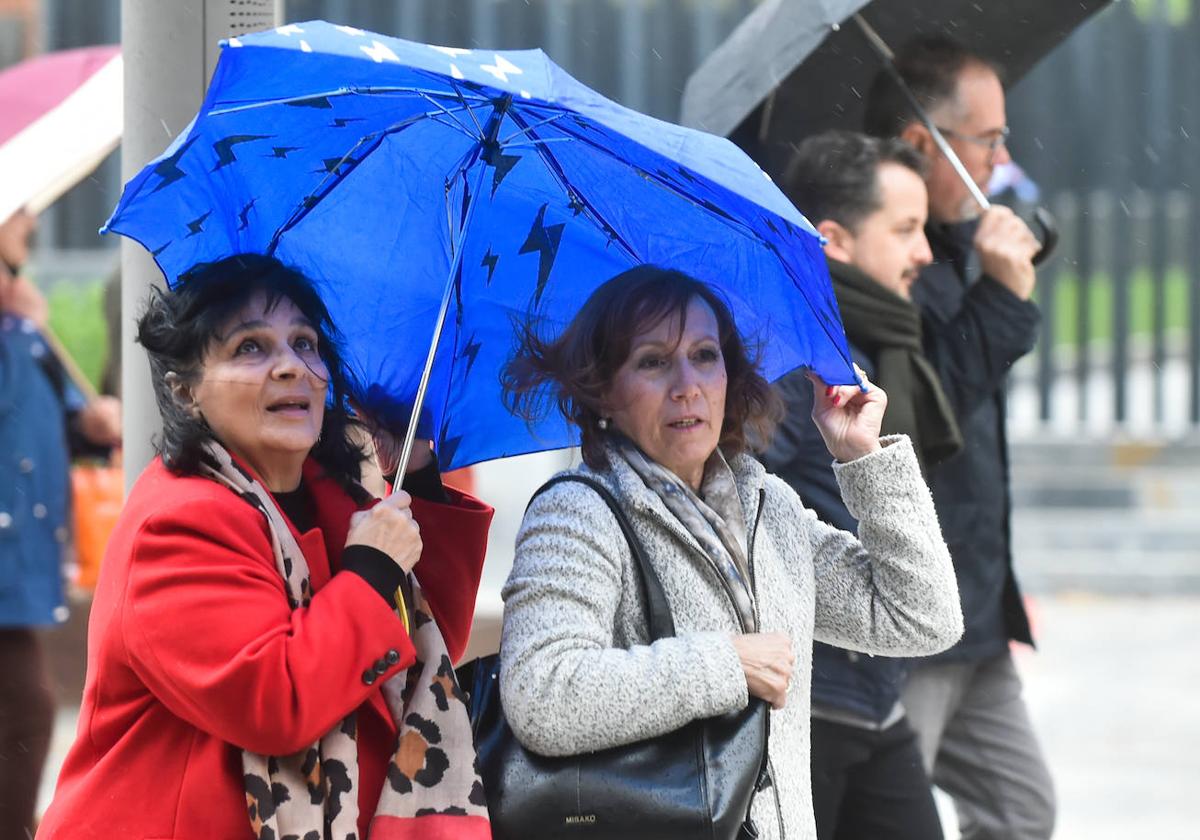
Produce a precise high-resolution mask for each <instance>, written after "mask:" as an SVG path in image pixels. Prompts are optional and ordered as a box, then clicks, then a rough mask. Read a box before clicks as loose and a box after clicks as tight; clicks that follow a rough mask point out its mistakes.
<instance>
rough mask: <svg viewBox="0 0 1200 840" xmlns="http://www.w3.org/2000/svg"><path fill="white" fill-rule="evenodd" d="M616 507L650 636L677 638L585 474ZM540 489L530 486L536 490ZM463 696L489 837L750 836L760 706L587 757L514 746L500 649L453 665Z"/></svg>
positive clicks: (746, 839) (764, 714)
mask: <svg viewBox="0 0 1200 840" xmlns="http://www.w3.org/2000/svg"><path fill="white" fill-rule="evenodd" d="M560 481H578V482H582V483H584V484H587V485H589V486H590V487H592V488H593V489H594V490H595V491H596V492H597V493H599V494H600V496H601V498H603V499H604V501H605V502H606V503H607V504H608V506H609V508H610V509H612V512H613V514H614V515H615V516H616V518H617V522H618V523H619V524H620V526H621V530H622V531H623V532H624V534H625V538H626V539H627V540H628V541H629V547H630V550H631V552H632V554H633V557H634V560H635V562H636V563H637V566H638V568H639V570H640V577H641V581H642V588H643V594H644V597H645V602H646V606H647V616H648V618H649V624H650V637H651V641H654V640H657V639H662V638H667V637H670V636H674V635H675V622H674V620H673V619H672V617H671V608H670V606H669V605H668V603H667V599H666V595H665V594H664V592H663V588H662V583H661V582H660V581H659V579H658V575H657V574H656V573H655V571H654V569H653V568H652V567H651V566H650V564H649V563H648V562H647V561H646V557H645V553H644V551H643V549H642V546H641V544H640V542H639V541H638V539H637V537H636V535H635V534H634V532H633V528H632V527H631V526H630V524H629V520H628V518H627V517H626V516H625V513H624V511H622V510H621V508H620V505H618V504H617V501H616V500H615V499H614V498H613V497H612V495H611V494H610V493H609V492H608V490H607V489H606V488H605V487H604V486H603V485H601V484H599V483H598V482H596V481H594V480H592V479H589V478H586V477H584V476H578V475H574V476H556V477H555V478H553V479H551V480H550V481H548V482H547V483H546V484H545V485H543V486H542V488H541V489H540V490H539V491H538V493H541V492H543V491H545V490H547V489H548V488H549V487H551V486H553V485H554V484H556V483H558V482H560ZM535 496H536V494H535ZM458 677H459V685H460V686H462V687H463V689H464V690H466V691H467V693H468V694H469V696H470V708H471V728H472V731H473V732H474V736H475V749H476V752H477V754H478V756H479V772H480V775H481V777H482V779H483V786H484V790H485V792H486V794H487V802H488V812H489V814H490V816H491V822H492V836H493V837H494V838H495V840H532V839H533V838H546V840H556V838H581V837H586V838H594V840H601V839H602V838H612V840H643V838H644V840H675V838H680V840H682V839H683V838H687V840H696V839H697V838H709V839H710V840H752V838H755V837H757V836H758V831H757V829H756V828H755V826H754V823H753V822H752V821H751V819H750V804H751V802H752V801H753V798H754V795H755V793H756V792H757V791H758V790H760V789H762V788H763V787H765V786H766V785H767V784H768V781H769V775H768V770H767V767H768V765H767V752H766V745H767V736H768V727H769V725H770V716H769V715H768V709H767V705H766V703H765V702H764V701H762V700H759V699H758V698H753V697H752V698H751V699H750V703H749V705H748V706H747V707H746V708H745V709H743V710H741V711H738V712H733V713H730V714H727V715H721V716H718V717H713V718H707V719H704V720H696V721H692V722H691V723H689V724H687V725H685V726H683V727H682V728H680V729H677V730H675V731H674V732H669V733H667V734H665V735H660V736H658V737H655V738H650V739H647V740H645V741H638V742H636V743H632V744H627V745H624V746H620V747H613V748H611V749H606V750H599V751H597V752H592V753H586V754H583V755H576V756H566V757H546V756H541V755H537V754H535V753H532V752H529V751H528V750H526V749H525V748H524V747H522V746H521V744H520V742H518V741H517V739H516V737H515V736H514V735H513V733H512V730H511V729H510V728H509V726H508V721H507V719H506V718H505V716H504V709H503V707H502V705H501V702H500V658H499V656H498V655H495V654H493V655H492V656H487V657H483V658H482V659H476V660H474V661H473V662H470V663H468V664H466V665H464V666H463V667H462V668H460V669H459V671H458Z"/></svg>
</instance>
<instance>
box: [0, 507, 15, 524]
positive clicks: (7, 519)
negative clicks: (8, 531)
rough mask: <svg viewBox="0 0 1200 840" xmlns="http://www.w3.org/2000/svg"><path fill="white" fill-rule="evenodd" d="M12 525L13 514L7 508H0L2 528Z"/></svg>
mask: <svg viewBox="0 0 1200 840" xmlns="http://www.w3.org/2000/svg"><path fill="white" fill-rule="evenodd" d="M11 527H12V514H11V513H9V512H8V511H5V510H0V528H11Z"/></svg>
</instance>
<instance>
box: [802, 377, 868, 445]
mask: <svg viewBox="0 0 1200 840" xmlns="http://www.w3.org/2000/svg"><path fill="white" fill-rule="evenodd" d="M854 369H855V370H856V371H858V375H859V378H861V379H862V384H863V386H864V387H865V388H866V389H867V390H866V391H865V392H864V391H863V390H862V389H861V388H859V387H858V386H857V385H826V384H825V382H824V381H823V380H822V379H821V377H819V376H817V375H816V374H815V373H809V374H808V379H809V381H810V382H812V386H813V410H812V419H813V422H814V423H816V424H817V429H818V430H819V431H820V432H821V437H822V438H823V439H824V440H825V446H826V448H828V449H829V454H830V455H832V456H833V457H834V458H835V459H837V460H838V461H841V462H842V463H845V462H847V461H853V460H854V459H856V458H861V457H862V456H864V455H870V454H871V453H872V452H877V451H878V450H879V449H880V443H879V428H880V425H881V424H882V423H883V412H884V410H885V409H886V408H887V394H885V393H884V392H883V390H882V389H881V388H879V387H878V386H877V385H872V384H871V383H870V382H869V381H868V380H867V375H866V374H865V373H863V371H862V368H860V367H859V366H858V365H855V366H854Z"/></svg>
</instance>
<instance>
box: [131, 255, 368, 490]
mask: <svg viewBox="0 0 1200 840" xmlns="http://www.w3.org/2000/svg"><path fill="white" fill-rule="evenodd" d="M259 293H262V294H264V295H266V300H267V308H268V310H269V309H271V308H273V307H274V306H276V305H277V304H278V303H279V301H281V300H284V299H286V300H289V301H291V302H292V303H293V304H295V306H296V308H297V309H299V310H300V312H301V313H303V315H304V317H305V318H307V319H308V321H309V322H310V323H311V324H312V327H313V329H314V330H316V332H317V337H318V341H317V350H318V353H319V354H320V356H321V360H322V361H323V362H324V363H325V367H326V368H327V369H328V370H329V391H328V395H327V400H328V401H329V404H328V405H327V406H326V409H325V418H324V420H323V422H322V424H321V435H320V438H319V439H318V441H317V444H316V446H314V447H313V450H312V453H311V454H312V457H313V458H315V459H316V460H317V462H318V463H320V464H321V466H323V467H324V468H325V469H326V470H327V471H328V472H329V474H330V476H331V477H332V478H334V479H335V480H337V481H339V482H341V483H342V484H344V485H349V484H350V483H351V482H356V481H358V480H359V479H360V478H361V475H362V461H363V458H364V457H365V453H364V452H363V450H362V448H361V447H360V446H359V445H358V444H356V443H355V442H354V440H353V439H352V437H351V429H352V427H353V426H354V425H356V424H357V422H358V421H357V420H355V419H354V417H353V416H351V414H350V412H349V409H348V407H347V406H348V401H349V398H350V397H351V396H352V395H353V394H354V393H356V390H355V389H354V387H353V380H352V378H351V376H350V375H349V373H348V372H347V370H346V366H345V364H344V363H343V360H342V355H341V352H340V347H339V334H338V332H337V329H336V327H334V325H333V322H332V321H331V320H330V317H329V310H327V309H326V308H325V304H324V303H323V302H322V301H321V297H320V295H318V294H317V291H316V289H315V288H314V286H313V283H312V281H311V280H309V279H308V278H307V277H305V276H304V275H303V274H302V273H300V272H299V271H297V270H296V269H294V268H289V267H287V266H285V265H283V264H282V263H281V262H279V261H278V260H276V259H274V258H273V257H265V256H262V255H259V254H238V255H236V256H232V257H226V258H224V259H222V260H218V261H217V262H212V263H204V264H201V265H198V266H195V267H194V268H193V269H191V270H190V271H188V272H187V273H186V274H184V275H183V277H182V278H181V280H180V282H179V284H178V285H177V286H176V288H175V289H174V290H173V291H169V292H163V291H160V290H158V289H153V290H151V292H150V299H149V300H148V301H147V304H146V308H145V311H144V312H143V313H142V316H141V318H139V319H138V324H137V341H138V343H139V344H141V345H142V346H143V347H145V348H146V354H147V355H148V356H149V357H150V375H151V379H152V381H153V384H154V397H155V400H156V401H157V402H158V411H159V413H160V414H161V415H162V434H161V436H159V437H158V438H157V439H156V440H155V447H156V449H157V450H158V453H159V455H160V456H161V457H162V459H163V463H164V464H166V465H167V467H168V468H169V469H171V470H172V471H173V472H175V473H178V474H193V473H195V472H196V470H197V468H198V467H199V464H200V459H201V456H202V453H203V446H204V444H205V443H206V442H207V441H209V440H213V439H214V438H213V433H212V430H211V429H210V428H209V427H208V424H207V423H205V422H204V420H203V418H201V417H197V416H194V415H193V414H192V413H191V412H190V411H188V410H187V407H186V406H184V405H182V404H181V403H180V402H179V400H178V399H177V398H176V397H175V395H174V393H173V392H172V388H171V385H170V383H169V382H168V376H167V374H168V373H174V374H175V375H176V376H178V377H179V380H180V382H181V383H182V384H184V385H188V386H194V385H195V384H196V383H198V382H199V381H200V378H201V375H202V372H203V367H204V357H205V354H206V353H207V352H208V350H209V347H210V346H211V345H212V343H213V342H214V341H215V340H216V339H217V336H218V334H219V331H220V329H221V327H222V326H224V325H225V324H226V323H227V322H228V321H229V319H230V318H231V317H233V316H234V315H236V314H237V313H238V312H239V311H240V310H241V309H242V308H244V307H245V306H246V304H247V303H248V302H249V301H250V299H251V298H252V297H254V296H255V295H256V294H259Z"/></svg>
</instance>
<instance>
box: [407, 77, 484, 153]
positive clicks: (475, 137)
mask: <svg viewBox="0 0 1200 840" xmlns="http://www.w3.org/2000/svg"><path fill="white" fill-rule="evenodd" d="M454 92H455V93H457V94H458V101H459V102H461V103H462V108H457V109H455V110H456V111H461V110H465V111H466V112H467V113H468V114H470V115H471V122H473V123H475V128H476V129H477V130H478V132H479V133H478V134H472V133H471V127H470V126H469V125H467V124H466V123H464V122H461V121H460V120H459V119H458V117H455V116H453V115H452V114H451V112H450V111H449V110H447V108H446V106H445V105H442V104H441V103H440V102H435V101H434V100H433V99H432V97H429V96H423V97H422V98H424V99H425V101H427V102H428V103H429V104H430V105H432V106H433V107H435V108H437V109H438V110H439V111H441V112H442V113H443V114H446V115H447V116H449V117H450V118H451V119H453V120H454V122H456V123H458V125H460V126H461V127H462V131H463V134H465V135H467V136H468V137H470V138H471V139H472V140H478V139H479V138H480V137H482V136H483V129H482V128H480V126H479V120H477V119H475V112H474V111H472V110H471V106H470V105H468V104H467V100H466V99H464V98H463V96H462V93H461V92H460V91H459V90H458V88H457V86H456V87H455V88H454ZM485 101H486V100H485Z"/></svg>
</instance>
